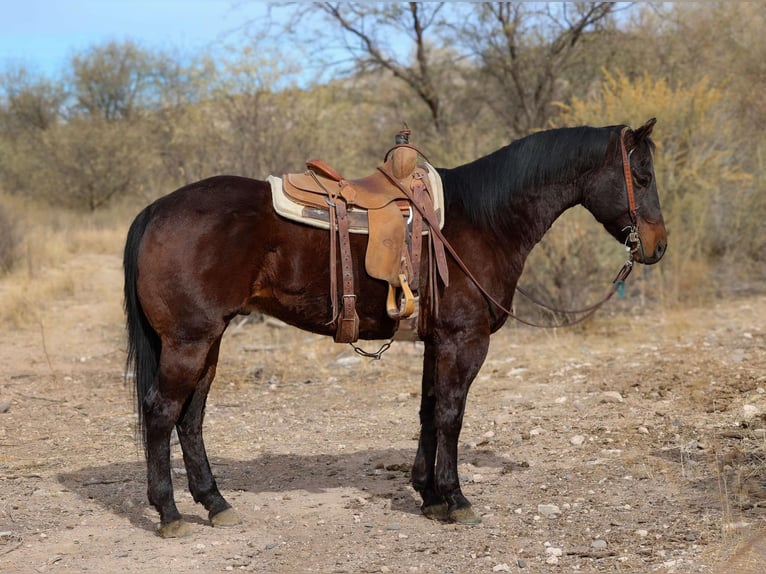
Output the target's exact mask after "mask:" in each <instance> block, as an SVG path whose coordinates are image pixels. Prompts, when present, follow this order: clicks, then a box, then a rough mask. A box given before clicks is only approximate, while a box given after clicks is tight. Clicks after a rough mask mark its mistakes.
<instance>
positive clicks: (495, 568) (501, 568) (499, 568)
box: [492, 564, 511, 572]
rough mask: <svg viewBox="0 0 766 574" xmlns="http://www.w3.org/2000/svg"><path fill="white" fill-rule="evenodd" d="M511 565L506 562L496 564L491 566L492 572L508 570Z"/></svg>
mask: <svg viewBox="0 0 766 574" xmlns="http://www.w3.org/2000/svg"><path fill="white" fill-rule="evenodd" d="M510 571H511V567H510V566H508V564H498V565H497V566H493V567H492V572H510Z"/></svg>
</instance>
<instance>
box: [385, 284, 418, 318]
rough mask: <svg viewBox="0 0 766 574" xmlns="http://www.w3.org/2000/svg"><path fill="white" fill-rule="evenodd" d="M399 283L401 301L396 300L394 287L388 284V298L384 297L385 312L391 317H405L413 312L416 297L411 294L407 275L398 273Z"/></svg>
mask: <svg viewBox="0 0 766 574" xmlns="http://www.w3.org/2000/svg"><path fill="white" fill-rule="evenodd" d="M399 283H400V285H401V288H402V294H401V295H402V301H401V303H400V304H397V302H396V287H394V286H393V285H391V284H390V283H389V284H388V298H387V299H386V312H387V313H388V316H389V317H391V318H392V319H406V318H407V317H409V316H410V315H412V314H413V313H414V312H415V301H416V298H415V296H414V295H413V294H412V290H411V289H410V285H409V283H408V282H407V276H406V275H405V274H404V273H400V274H399Z"/></svg>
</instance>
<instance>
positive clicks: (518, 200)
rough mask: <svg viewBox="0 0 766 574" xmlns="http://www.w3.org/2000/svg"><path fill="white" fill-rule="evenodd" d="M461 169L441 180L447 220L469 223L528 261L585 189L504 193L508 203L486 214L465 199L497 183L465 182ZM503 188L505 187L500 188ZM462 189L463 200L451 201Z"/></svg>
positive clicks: (553, 186)
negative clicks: (555, 223)
mask: <svg viewBox="0 0 766 574" xmlns="http://www.w3.org/2000/svg"><path fill="white" fill-rule="evenodd" d="M465 175H466V174H464V173H462V172H461V168H455V169H452V170H448V171H444V172H443V173H442V178H443V181H444V182H445V183H444V189H445V196H446V197H445V199H446V201H447V218H448V219H453V218H455V219H460V220H465V221H467V222H468V223H469V224H470V225H472V226H473V228H474V229H475V230H476V231H477V232H478V233H485V234H487V235H488V237H490V240H498V239H499V240H501V241H500V242H497V245H498V248H500V247H502V246H506V247H507V248H508V249H510V250H513V251H515V252H516V253H517V254H520V255H522V256H523V257H524V258H526V256H527V254H528V253H529V252H530V251H531V250H532V248H533V247H534V246H535V245H536V244H537V243H539V241H540V240H541V239H542V238H543V236H544V235H545V233H546V232H547V231H548V230H549V229H550V227H551V226H552V225H553V223H554V222H555V221H556V219H558V218H559V217H560V216H561V214H562V213H564V212H565V211H566V210H567V209H569V208H571V207H574V206H575V205H578V204H580V203H581V202H582V189H581V187H580V186H579V185H577V183H576V182H568V183H549V184H545V185H541V186H537V187H530V188H525V189H523V190H521V191H519V190H514V191H513V192H511V191H510V190H507V189H506V190H505V191H504V193H505V194H506V196H507V197H506V199H505V200H504V201H502V202H497V203H496V204H495V205H494V206H493V207H492V208H491V209H492V212H489V211H488V212H484V213H482V210H481V209H480V208H479V207H478V206H477V205H471V204H469V203H467V202H466V201H465V197H475V198H479V197H481V195H482V193H484V192H485V191H486V190H487V189H490V188H491V187H492V185H493V184H494V183H495V182H493V181H491V180H489V179H485V180H483V182H482V181H481V180H477V181H473V182H470V181H469V182H466V181H465V179H464V176H465ZM500 187H502V186H500ZM457 188H462V190H461V191H462V194H461V195H463V198H461V199H460V200H458V199H457V198H456V197H451V195H452V194H451V193H450V191H452V190H454V189H457Z"/></svg>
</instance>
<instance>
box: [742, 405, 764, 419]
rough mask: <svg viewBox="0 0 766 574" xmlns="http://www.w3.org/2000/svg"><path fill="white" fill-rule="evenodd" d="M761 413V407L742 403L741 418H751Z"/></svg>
mask: <svg viewBox="0 0 766 574" xmlns="http://www.w3.org/2000/svg"><path fill="white" fill-rule="evenodd" d="M760 414H761V409H759V408H758V407H756V406H755V405H742V418H743V419H744V420H746V421H749V420H752V419H754V418H755V417H757V416H758V415H760Z"/></svg>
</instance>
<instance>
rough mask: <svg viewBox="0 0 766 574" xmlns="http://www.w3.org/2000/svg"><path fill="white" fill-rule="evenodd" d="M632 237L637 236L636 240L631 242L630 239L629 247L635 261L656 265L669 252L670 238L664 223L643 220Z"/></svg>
mask: <svg viewBox="0 0 766 574" xmlns="http://www.w3.org/2000/svg"><path fill="white" fill-rule="evenodd" d="M631 236H635V240H634V241H631V240H630V237H629V238H628V245H629V248H630V252H631V255H632V257H633V261H637V262H638V263H643V264H644V265H654V264H655V263H657V262H658V261H659V260H660V259H662V257H663V256H664V255H665V252H666V251H667V250H668V236H667V232H666V231H665V224H664V223H663V222H662V221H660V222H659V223H653V222H649V221H646V220H641V221H640V222H639V224H638V230H637V231H635V232H632V233H631Z"/></svg>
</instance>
